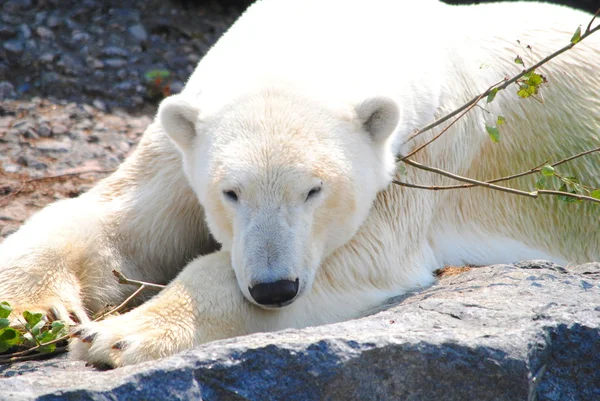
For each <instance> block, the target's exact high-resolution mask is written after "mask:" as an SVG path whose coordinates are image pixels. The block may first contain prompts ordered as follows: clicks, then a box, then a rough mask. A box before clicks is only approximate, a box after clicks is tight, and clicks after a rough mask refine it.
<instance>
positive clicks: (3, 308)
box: [0, 301, 12, 318]
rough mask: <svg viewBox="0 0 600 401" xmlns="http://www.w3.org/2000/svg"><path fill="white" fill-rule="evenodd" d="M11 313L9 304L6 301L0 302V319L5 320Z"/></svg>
mask: <svg viewBox="0 0 600 401" xmlns="http://www.w3.org/2000/svg"><path fill="white" fill-rule="evenodd" d="M10 312H12V308H11V307H10V304H9V303H8V302H6V301H3V302H0V318H6V317H8V315H10Z"/></svg>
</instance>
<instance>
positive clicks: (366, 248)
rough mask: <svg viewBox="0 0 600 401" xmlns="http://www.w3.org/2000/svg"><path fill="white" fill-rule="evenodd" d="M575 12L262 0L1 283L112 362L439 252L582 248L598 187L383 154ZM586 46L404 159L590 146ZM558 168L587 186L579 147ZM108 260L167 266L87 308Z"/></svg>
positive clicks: (537, 156) (357, 289)
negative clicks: (136, 302)
mask: <svg viewBox="0 0 600 401" xmlns="http://www.w3.org/2000/svg"><path fill="white" fill-rule="evenodd" d="M531 16H535V18H531ZM590 19H591V16H590V15H588V14H585V13H582V12H578V11H574V10H570V9H567V8H564V7H559V6H552V5H547V4H537V3H518V4H515V3H510V4H493V5H477V6H448V5H445V4H443V3H440V2H438V1H436V0H422V1H419V2H412V3H411V4H410V6H409V5H407V4H405V2H392V1H387V0H368V1H367V0H356V1H351V2H348V1H344V0H326V1H322V0H262V1H259V2H257V3H255V4H254V5H252V6H251V7H250V8H249V9H248V10H247V11H246V13H245V14H244V15H243V16H242V17H241V18H240V19H239V20H238V21H237V22H236V23H235V24H234V26H233V27H232V28H231V29H230V30H229V31H228V32H227V33H226V34H225V35H224V36H223V37H222V38H221V39H220V40H219V42H218V43H217V44H216V45H215V46H214V47H213V49H211V50H210V52H209V53H208V54H207V55H206V56H205V57H204V59H203V60H202V61H201V62H200V63H199V65H198V67H197V69H196V70H195V72H194V74H193V75H192V77H191V78H190V80H189V82H188V83H187V84H186V86H185V88H184V90H183V91H182V92H181V93H180V94H178V95H175V96H172V97H170V98H167V99H166V100H164V101H163V102H162V104H161V105H160V108H159V111H158V114H157V118H156V120H155V121H154V123H152V124H151V125H150V126H149V127H148V129H147V131H146V132H145V134H144V137H143V138H142V141H141V142H140V144H139V145H138V147H137V149H136V151H135V152H134V153H133V154H132V155H131V156H130V157H129V158H128V159H127V160H126V161H125V162H124V163H123V165H122V166H121V167H120V168H119V169H118V171H116V172H115V173H114V174H113V175H111V176H110V177H108V178H106V179H104V180H102V181H101V182H100V183H98V184H97V185H96V186H95V187H94V188H93V189H92V190H90V191H89V192H88V193H86V194H83V195H82V196H80V197H79V198H76V199H69V200H63V201H60V202H57V203H55V204H53V205H50V206H48V207H47V208H45V209H44V210H42V211H41V212H39V213H38V214H37V215H35V216H33V217H32V218H31V219H30V220H29V221H28V222H27V223H26V224H25V225H24V226H23V227H22V228H21V229H20V230H19V231H18V232H16V233H15V234H13V235H12V236H10V237H9V238H7V239H6V240H5V241H4V243H2V245H1V246H0V272H1V274H0V299H1V300H7V301H9V302H11V303H12V304H13V305H15V306H16V310H17V312H18V311H22V310H25V309H30V310H42V311H45V312H47V313H48V314H49V316H50V318H57V319H64V320H67V321H69V322H71V323H81V325H80V326H79V328H77V329H76V331H75V332H74V338H73V340H72V343H71V352H72V354H73V355H74V356H75V357H77V358H81V359H85V360H87V361H89V362H91V363H102V364H108V365H112V366H122V365H127V364H133V363H138V362H142V361H147V360H152V359H155V358H159V357H163V356H167V355H170V354H173V353H175V352H178V351H181V350H184V349H187V348H190V347H193V346H195V345H197V344H201V343H203V342H207V341H212V340H216V339H222V338H227V337H233V336H239V335H243V334H248V333H252V332H258V331H271V330H278V329H283V328H290V327H305V326H311V325H319V324H326V323H331V322H337V321H342V320H346V319H352V318H355V317H357V316H360V315H362V314H364V313H365V312H367V311H369V310H371V309H372V308H373V307H376V306H377V305H379V304H380V303H382V302H383V301H384V300H386V299H387V298H389V297H392V296H396V295H399V294H402V293H405V292H406V291H409V290H412V289H415V288H420V287H425V286H428V285H430V284H432V282H433V281H434V278H433V275H432V272H433V271H434V270H436V269H438V268H440V267H443V266H445V265H463V264H473V265H486V264H493V263H504V262H513V261H517V260H522V259H531V258H542V259H549V260H552V261H555V262H557V263H560V264H566V263H569V262H584V261H590V260H598V259H600V236H599V232H598V230H597V227H596V226H597V224H595V223H594V222H597V221H598V217H599V216H600V208H599V207H598V205H595V204H591V203H582V204H565V203H561V202H559V201H557V199H556V198H552V197H548V198H540V199H537V200H533V199H530V198H527V197H520V196H515V195H512V194H506V193H503V192H497V191H492V190H490V189H486V188H471V189H463V190H448V191H428V190H423V189H414V188H405V187H401V186H396V185H393V184H391V182H392V180H393V179H394V178H397V179H399V180H402V181H406V182H411V183H416V184H421V185H448V184H454V183H455V182H453V181H452V180H450V179H448V178H446V177H442V176H440V175H436V174H432V173H430V172H427V171H423V170H420V169H416V168H412V167H411V166H406V169H404V170H398V171H397V169H396V163H395V156H396V155H398V154H408V153H410V152H411V151H412V150H414V149H417V148H418V147H419V146H420V145H422V144H424V143H425V141H427V140H429V139H430V138H432V136H433V135H436V134H437V133H439V131H440V129H441V127H438V128H436V129H434V130H433V132H430V133H428V134H424V135H421V136H418V137H416V138H413V139H411V134H412V133H413V132H414V130H415V129H417V128H420V127H423V126H424V125H426V124H427V123H429V122H431V121H432V120H434V119H435V118H437V117H439V116H442V115H445V114H447V113H448V112H450V111H452V110H454V109H456V108H457V107H458V106H460V105H462V104H463V103H465V102H466V101H467V100H468V99H470V98H472V97H473V95H476V94H477V93H480V92H481V91H483V90H485V89H486V88H487V87H489V86H490V85H491V84H493V83H495V82H497V81H499V80H500V79H502V78H503V77H504V76H511V75H514V74H515V73H517V72H518V71H519V68H520V67H519V66H518V65H517V64H515V63H514V62H513V60H514V58H515V55H516V54H520V55H521V56H522V58H523V59H524V60H525V61H526V62H527V63H531V62H533V61H535V60H538V59H540V58H541V57H543V56H546V55H547V54H550V53H551V52H553V51H554V50H556V49H558V48H560V47H562V46H563V45H565V44H567V43H569V40H570V38H571V35H572V34H573V32H574V31H575V29H576V28H577V26H578V25H580V24H587V22H588V21H589V20H590ZM584 26H585V25H584ZM516 40H520V43H521V44H522V46H526V45H530V46H531V49H526V48H523V47H520V46H519V44H518V43H517V42H516ZM598 65H600V37H598V38H597V37H594V36H593V35H592V36H591V37H590V38H589V39H586V40H585V41H584V42H582V43H580V44H578V45H577V46H576V47H575V48H573V49H572V50H570V51H569V52H567V53H565V54H564V55H562V56H560V57H559V58H557V59H555V60H553V61H552V62H550V63H548V64H547V65H545V66H544V67H543V68H542V69H541V71H542V72H543V73H544V75H545V76H546V77H547V78H548V80H549V83H548V84H547V85H546V87H545V88H543V97H544V103H543V104H542V103H540V102H536V101H533V100H520V99H519V98H518V97H517V95H516V94H515V93H514V90H511V89H510V88H509V90H507V91H503V92H500V93H498V95H497V97H496V99H495V100H494V101H493V102H492V103H490V104H488V105H485V104H484V103H482V107H479V108H475V109H474V110H472V111H471V112H469V114H467V115H466V116H465V117H464V118H462V119H460V120H458V121H457V122H456V123H455V124H454V125H453V126H452V127H451V128H450V130H449V131H448V132H446V133H445V134H444V135H443V136H441V137H440V138H439V139H438V140H436V141H434V142H433V143H432V144H431V145H429V146H427V147H426V148H424V149H423V150H421V151H419V152H418V153H416V154H415V155H414V156H412V158H413V159H414V160H416V161H418V162H420V163H423V164H426V165H431V166H435V167H438V168H442V169H445V170H447V171H451V172H454V173H456V174H459V175H463V176H470V177H474V178H477V179H481V180H487V179H491V178H495V177H502V176H506V175H509V174H513V173H517V172H521V171H526V170H528V169H531V168H532V167H535V166H537V165H540V164H541V163H544V161H546V160H548V159H551V160H560V159H561V158H563V157H567V156H570V155H573V154H576V153H578V152H581V151H584V150H587V149H590V148H593V147H597V146H598V142H599V138H600V137H599V132H600V97H599V96H598V93H599V91H600V74H597V71H596V68H597V66H598ZM484 106H485V107H484ZM498 115H503V116H504V117H505V118H506V120H507V123H506V124H505V125H503V126H502V127H500V133H501V138H500V142H499V143H493V142H492V141H491V140H490V139H489V137H488V135H487V133H486V132H485V125H486V124H492V123H493V121H495V120H496V118H497V116H498ZM563 167H564V169H565V174H566V173H569V172H571V171H577V172H579V173H581V174H582V175H584V176H585V177H582V178H585V180H586V183H587V184H589V185H592V186H595V187H598V186H600V162H598V156H597V154H592V155H589V156H588V157H587V158H579V159H576V160H573V161H572V162H570V164H568V165H564V166H562V167H561V169H562V168H563ZM534 182H535V178H533V177H532V176H530V175H529V176H524V177H521V178H519V179H517V180H513V181H510V182H509V183H508V184H507V185H510V186H513V187H515V188H521V189H525V190H530V189H531V188H532V186H533V183H534ZM113 269H116V270H120V271H122V272H123V273H124V274H125V275H126V276H128V277H129V278H132V279H140V280H144V281H150V282H158V283H161V282H164V283H166V282H169V281H170V284H169V285H168V286H167V288H166V289H164V290H163V291H162V292H160V293H159V294H158V295H157V296H155V297H154V298H152V299H151V300H149V301H148V302H146V303H144V304H143V305H141V306H140V307H138V308H136V309H134V310H132V311H130V312H128V313H126V314H124V315H121V316H117V317H110V318H108V319H106V320H103V321H100V322H90V319H89V317H88V316H89V313H91V312H94V311H97V310H98V309H100V308H101V307H103V306H104V305H105V304H116V303H118V302H120V301H122V300H123V299H124V298H125V297H127V296H128V295H129V294H130V293H131V291H132V289H131V288H130V287H129V286H124V285H120V284H118V283H117V282H116V281H115V280H114V278H113V277H112V273H111V271H112V270H113Z"/></svg>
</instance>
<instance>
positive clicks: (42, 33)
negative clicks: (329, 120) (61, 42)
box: [35, 26, 54, 40]
mask: <svg viewBox="0 0 600 401" xmlns="http://www.w3.org/2000/svg"><path fill="white" fill-rule="evenodd" d="M35 33H37V35H38V36H39V37H40V38H41V39H42V40H52V39H54V33H53V32H52V31H51V30H50V29H48V28H46V27H45V26H38V27H37V28H35Z"/></svg>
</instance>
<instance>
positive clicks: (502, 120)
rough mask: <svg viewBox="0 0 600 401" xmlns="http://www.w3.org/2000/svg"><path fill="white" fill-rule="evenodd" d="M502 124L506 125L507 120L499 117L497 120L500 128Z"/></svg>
mask: <svg viewBox="0 0 600 401" xmlns="http://www.w3.org/2000/svg"><path fill="white" fill-rule="evenodd" d="M502 124H506V118H504V116H498V119H497V120H496V125H498V126H500V125H502Z"/></svg>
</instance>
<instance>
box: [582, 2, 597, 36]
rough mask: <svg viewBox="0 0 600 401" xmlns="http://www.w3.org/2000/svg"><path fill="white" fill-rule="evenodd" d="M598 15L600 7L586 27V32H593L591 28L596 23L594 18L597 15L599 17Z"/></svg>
mask: <svg viewBox="0 0 600 401" xmlns="http://www.w3.org/2000/svg"><path fill="white" fill-rule="evenodd" d="M598 15H600V8H599V9H598V10H597V11H596V13H595V14H594V16H593V17H592V19H591V20H590V23H589V24H588V26H587V28H586V29H585V33H588V32H591V30H592V24H593V23H594V20H595V19H596V17H598Z"/></svg>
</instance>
